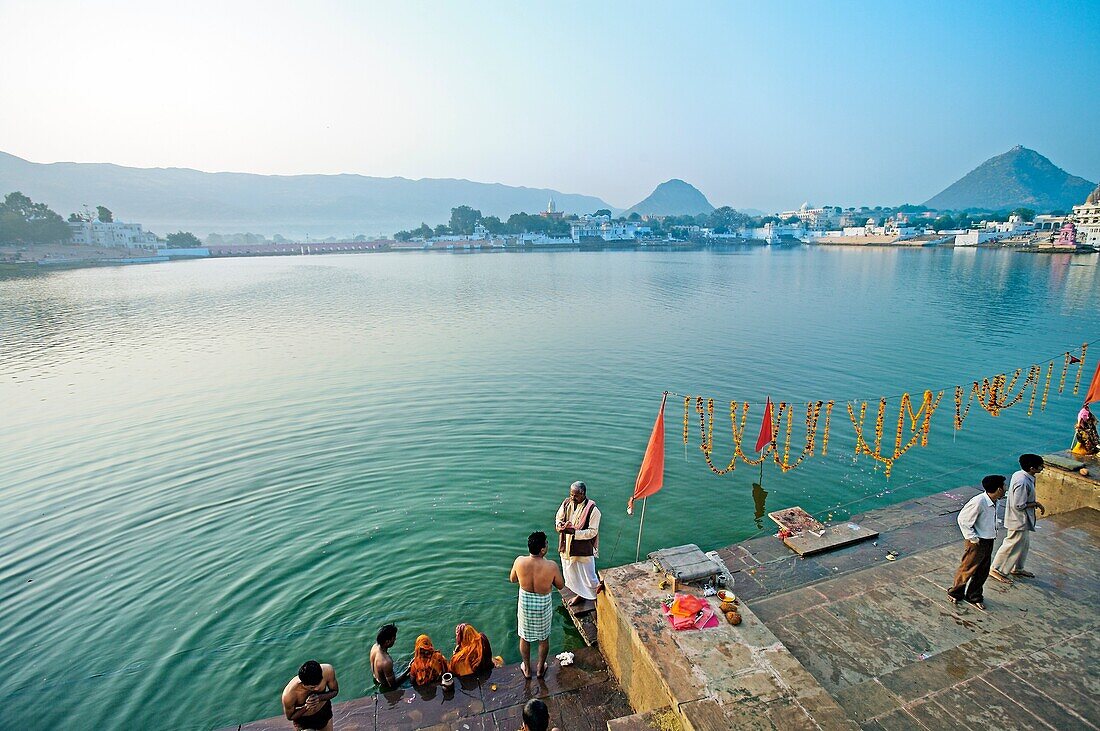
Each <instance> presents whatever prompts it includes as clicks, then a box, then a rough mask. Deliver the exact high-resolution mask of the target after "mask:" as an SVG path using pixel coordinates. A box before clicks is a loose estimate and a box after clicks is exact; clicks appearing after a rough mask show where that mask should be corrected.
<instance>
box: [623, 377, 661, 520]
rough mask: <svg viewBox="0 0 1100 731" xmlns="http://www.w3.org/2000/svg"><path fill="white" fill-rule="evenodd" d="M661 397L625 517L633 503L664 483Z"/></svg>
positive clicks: (632, 510) (656, 489)
mask: <svg viewBox="0 0 1100 731" xmlns="http://www.w3.org/2000/svg"><path fill="white" fill-rule="evenodd" d="M667 398H668V394H667V393H666V394H664V395H663V396H662V397H661V410H660V411H658V412H657V421H655V422H654V423H653V433H652V434H650V435H649V445H648V446H647V447H646V448H645V456H644V457H642V467H641V469H639V470H638V479H637V480H635V481H634V494H633V495H631V496H630V500H628V501H627V503H626V512H627V515H631V514H633V513H634V501H635V500H637V499H639V498H644V497H649V496H650V495H653V494H655V493H656V492H657V491H658V490H660V489H661V488H662V487H664V483H665V400H666V399H667Z"/></svg>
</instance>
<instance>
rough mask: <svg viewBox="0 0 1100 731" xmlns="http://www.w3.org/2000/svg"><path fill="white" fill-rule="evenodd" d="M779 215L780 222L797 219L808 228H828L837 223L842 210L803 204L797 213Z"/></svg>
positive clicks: (787, 212)
mask: <svg viewBox="0 0 1100 731" xmlns="http://www.w3.org/2000/svg"><path fill="white" fill-rule="evenodd" d="M777 215H778V216H779V220H780V221H786V220H788V219H790V218H797V219H798V220H799V221H801V222H802V225H804V226H806V227H807V228H827V227H829V226H832V225H833V224H835V223H836V222H837V219H838V218H839V216H840V209H839V208H833V207H831V206H829V207H825V208H814V207H813V206H811V205H810V204H809V203H803V204H802V205H801V206H800V207H799V209H798V210H797V211H783V212H782V213H779V214H777Z"/></svg>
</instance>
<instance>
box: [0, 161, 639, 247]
mask: <svg viewBox="0 0 1100 731" xmlns="http://www.w3.org/2000/svg"><path fill="white" fill-rule="evenodd" d="M13 190H19V191H22V192H23V193H25V194H26V195H28V196H30V197H31V198H33V199H34V200H36V201H43V202H45V203H48V204H49V205H50V207H51V208H53V209H54V210H55V211H57V212H58V213H60V214H61V215H62V216H65V217H67V216H68V214H69V213H72V212H73V211H78V210H79V209H80V207H81V206H82V205H84V204H86V203H87V204H89V205H92V206H95V205H104V206H107V207H108V208H110V209H111V210H112V211H114V213H115V215H116V216H117V217H118V219H119V220H122V221H133V222H136V223H141V224H143V225H144V226H145V227H146V228H147V229H150V230H152V231H155V232H156V233H158V234H161V235H164V234H166V233H169V232H172V231H177V230H181V229H182V230H185V231H192V232H194V233H196V234H199V235H200V236H202V235H205V234H208V233H211V232H219V233H237V232H245V231H250V232H254V233H262V234H267V235H272V234H276V233H281V234H283V235H286V236H305V235H309V236H313V237H318V238H323V237H326V236H353V235H355V234H361V233H362V234H368V235H374V234H378V233H385V234H393V233H394V232H395V231H398V230H401V229H407V228H412V227H415V226H419V225H420V223H421V222H426V223H428V224H430V225H435V224H439V223H445V222H446V221H447V220H448V219H449V218H450V216H451V208H453V207H455V206H460V205H463V204H467V205H470V206H473V207H474V208H477V209H479V210H480V211H481V212H482V213H483V214H485V215H487V216H490V215H493V216H501V217H507V216H508V215H510V214H512V213H518V212H520V211H523V212H526V213H536V212H538V211H542V210H545V208H546V204H547V202H548V201H549V199H550V197H551V196H553V198H554V202H555V203H556V204H557V208H558V210H559V211H563V212H566V213H593V212H595V211H597V210H599V209H601V208H608V209H612V210H618V209H614V208H613V207H612V206H610V205H608V204H607V203H606V202H604V201H602V200H600V199H599V198H596V197H593V196H587V195H575V194H569V193H561V192H559V191H556V190H550V189H548V188H522V187H513V186H508V185H500V184H498V183H475V182H471V181H469V180H454V179H438V178H423V179H421V180H410V179H408V178H371V177H366V176H362V175H253V174H250V173H206V172H202V171H199V170H190V169H186V168H130V167H122V166H119V165H110V164H104V163H74V162H57V163H50V164H40V163H34V162H29V161H27V160H24V159H22V158H19V157H16V156H14V155H9V154H7V153H4V152H0V196H2V195H4V194H5V193H9V192H11V191H13Z"/></svg>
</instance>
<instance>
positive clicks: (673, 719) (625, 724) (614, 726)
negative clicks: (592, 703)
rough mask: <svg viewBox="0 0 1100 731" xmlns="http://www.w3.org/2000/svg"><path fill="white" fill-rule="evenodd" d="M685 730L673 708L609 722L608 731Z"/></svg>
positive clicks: (666, 707)
mask: <svg viewBox="0 0 1100 731" xmlns="http://www.w3.org/2000/svg"><path fill="white" fill-rule="evenodd" d="M683 728H684V727H683V724H681V723H680V717H679V716H678V715H677V714H676V711H674V710H672V707H671V706H665V707H664V708H656V709H654V710H652V711H646V712H645V713H635V714H633V715H631V716H623V717H622V718H614V719H612V720H610V721H608V722H607V731H683Z"/></svg>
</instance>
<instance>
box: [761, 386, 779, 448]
mask: <svg viewBox="0 0 1100 731" xmlns="http://www.w3.org/2000/svg"><path fill="white" fill-rule="evenodd" d="M774 438H775V435H774V434H773V433H772V399H771V396H769V397H768V401H767V403H766V404H765V405H764V421H762V422H761V423H760V436H758V437H757V438H756V451H757V452H759V451H761V450H763V449H764V447H766V446H768V445H769V444H771V441H772V439H774Z"/></svg>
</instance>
